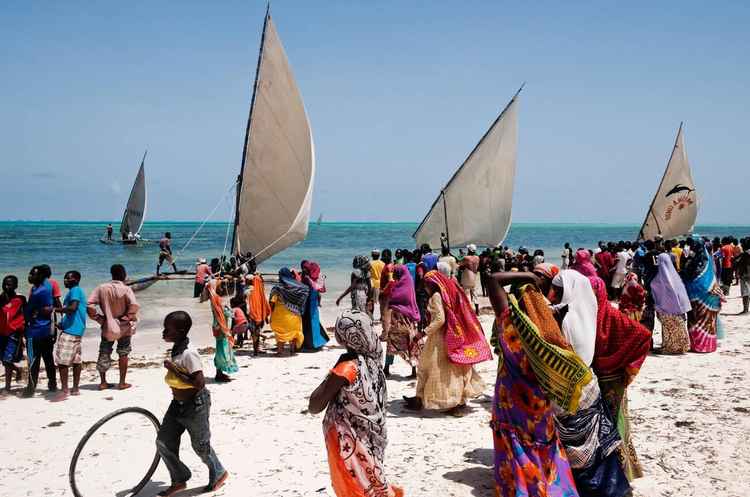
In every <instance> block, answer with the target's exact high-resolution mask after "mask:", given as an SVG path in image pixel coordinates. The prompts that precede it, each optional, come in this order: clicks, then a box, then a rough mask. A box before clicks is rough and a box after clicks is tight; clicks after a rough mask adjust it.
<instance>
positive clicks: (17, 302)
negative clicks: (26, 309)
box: [0, 295, 26, 337]
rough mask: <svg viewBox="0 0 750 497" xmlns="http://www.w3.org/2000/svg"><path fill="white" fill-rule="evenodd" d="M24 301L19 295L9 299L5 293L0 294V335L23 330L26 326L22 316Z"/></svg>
mask: <svg viewBox="0 0 750 497" xmlns="http://www.w3.org/2000/svg"><path fill="white" fill-rule="evenodd" d="M24 302H25V300H24V298H23V297H21V296H20V295H16V296H14V297H12V298H11V299H10V300H8V298H7V297H6V296H5V295H2V296H0V336H4V337H7V336H10V335H12V334H13V333H19V332H22V331H23V329H24V327H25V326H26V320H25V319H24V317H23V304H24Z"/></svg>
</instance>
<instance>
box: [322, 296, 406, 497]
mask: <svg viewBox="0 0 750 497" xmlns="http://www.w3.org/2000/svg"><path fill="white" fill-rule="evenodd" d="M336 340H337V341H338V342H339V344H341V345H344V346H345V347H347V349H348V350H349V351H350V353H348V354H346V355H345V356H344V357H342V359H341V360H339V363H338V364H337V365H336V366H335V367H334V368H333V369H332V370H331V374H333V375H336V376H339V377H341V378H344V379H345V380H346V383H347V385H346V386H344V387H343V388H342V389H341V390H339V393H338V395H337V396H336V398H335V399H334V400H332V401H331V403H330V404H329V405H328V409H327V410H326V415H325V418H324V419H323V433H324V435H325V440H326V448H327V451H328V465H329V468H330V471H331V484H332V486H333V489H334V491H335V492H336V495H337V496H338V497H402V496H403V495H404V493H403V491H402V490H401V489H400V488H398V487H396V486H393V485H390V484H389V483H388V482H387V480H386V477H385V469H384V464H383V462H384V459H385V448H386V445H387V443H388V434H387V431H386V426H385V422H386V417H385V413H386V402H387V398H388V395H387V391H386V380H385V374H384V373H383V368H382V365H381V360H382V354H383V351H382V348H381V346H380V340H379V338H378V336H377V335H375V333H374V332H373V331H372V319H371V318H370V317H369V315H368V314H367V313H364V312H360V311H345V312H344V313H343V315H342V316H341V317H340V318H339V319H338V321H337V322H336Z"/></svg>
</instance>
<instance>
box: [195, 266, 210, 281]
mask: <svg viewBox="0 0 750 497" xmlns="http://www.w3.org/2000/svg"><path fill="white" fill-rule="evenodd" d="M209 276H211V268H210V267H208V264H198V267H196V268H195V282H196V283H205V282H206V281H208V277H209Z"/></svg>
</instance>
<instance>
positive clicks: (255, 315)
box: [247, 274, 271, 325]
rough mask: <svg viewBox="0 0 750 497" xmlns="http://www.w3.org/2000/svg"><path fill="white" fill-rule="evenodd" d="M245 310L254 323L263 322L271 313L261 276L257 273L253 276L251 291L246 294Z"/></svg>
mask: <svg viewBox="0 0 750 497" xmlns="http://www.w3.org/2000/svg"><path fill="white" fill-rule="evenodd" d="M247 311H248V316H249V317H250V320H251V321H253V322H254V323H255V324H256V325H257V324H259V323H265V321H266V320H267V319H268V317H269V316H270V315H271V305H270V304H269V303H268V299H267V298H266V289H265V287H264V285H263V278H262V277H261V276H260V275H259V274H256V275H255V276H253V291H252V292H250V293H249V294H248V296H247Z"/></svg>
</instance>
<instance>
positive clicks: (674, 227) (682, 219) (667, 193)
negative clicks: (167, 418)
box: [638, 123, 698, 240]
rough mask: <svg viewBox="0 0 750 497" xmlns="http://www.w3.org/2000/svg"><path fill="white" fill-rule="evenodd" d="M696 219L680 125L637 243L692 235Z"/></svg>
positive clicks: (693, 196)
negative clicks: (657, 238) (659, 238)
mask: <svg viewBox="0 0 750 497" xmlns="http://www.w3.org/2000/svg"><path fill="white" fill-rule="evenodd" d="M697 216H698V193H697V192H696V190H695V182H693V175H692V174H691V172H690V163H689V162H688V157H687V150H685V137H684V133H683V126H682V123H680V127H679V129H678V130H677V138H676V139H675V143H674V147H673V148H672V155H671V156H670V157H669V162H667V168H666V170H665V171H664V176H663V177H662V179H661V183H659V188H658V189H657V190H656V194H655V195H654V199H653V200H652V201H651V206H650V207H649V208H648V212H646V219H645V220H644V221H643V226H641V231H640V232H639V233H638V239H639V240H653V239H655V238H656V237H657V236H658V237H661V238H663V239H672V238H676V237H680V236H684V235H689V234H691V233H692V232H693V227H694V226H695V219H696V217H697Z"/></svg>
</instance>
